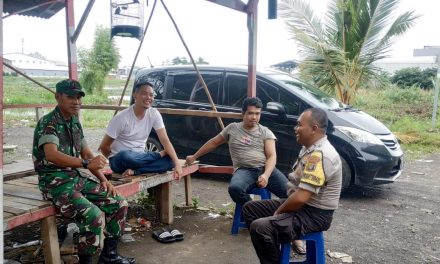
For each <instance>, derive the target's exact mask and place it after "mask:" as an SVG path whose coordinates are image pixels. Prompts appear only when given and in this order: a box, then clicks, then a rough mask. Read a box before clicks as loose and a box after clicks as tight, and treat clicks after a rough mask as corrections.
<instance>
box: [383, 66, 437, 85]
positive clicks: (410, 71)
mask: <svg viewBox="0 0 440 264" xmlns="http://www.w3.org/2000/svg"><path fill="white" fill-rule="evenodd" d="M436 75H437V69H436V68H426V69H424V70H420V68H418V67H413V68H404V69H401V70H398V71H396V72H395V73H394V75H393V76H392V77H391V82H392V83H395V84H397V85H398V86H399V87H401V88H407V87H411V86H418V87H420V88H422V89H431V88H433V83H432V80H433V78H435V76H436Z"/></svg>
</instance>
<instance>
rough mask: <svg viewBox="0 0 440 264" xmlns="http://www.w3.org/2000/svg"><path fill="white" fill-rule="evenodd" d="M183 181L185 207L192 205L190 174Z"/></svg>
mask: <svg viewBox="0 0 440 264" xmlns="http://www.w3.org/2000/svg"><path fill="white" fill-rule="evenodd" d="M184 179H185V202H186V206H190V205H192V186H191V174H188V175H186V177H185V178H184Z"/></svg>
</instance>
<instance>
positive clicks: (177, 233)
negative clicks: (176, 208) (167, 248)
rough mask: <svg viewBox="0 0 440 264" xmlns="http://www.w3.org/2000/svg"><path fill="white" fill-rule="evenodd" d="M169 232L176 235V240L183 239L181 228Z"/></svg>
mask: <svg viewBox="0 0 440 264" xmlns="http://www.w3.org/2000/svg"><path fill="white" fill-rule="evenodd" d="M169 232H170V234H171V235H172V236H173V237H174V240H175V241H182V240H183V234H182V233H181V232H180V231H179V230H177V229H172V230H169Z"/></svg>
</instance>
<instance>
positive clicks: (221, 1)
mask: <svg viewBox="0 0 440 264" xmlns="http://www.w3.org/2000/svg"><path fill="white" fill-rule="evenodd" d="M207 1H209V2H212V3H215V4H218V5H222V6H225V7H228V8H232V9H234V10H237V11H240V12H243V13H247V10H246V9H247V7H246V4H245V3H243V2H242V1H240V0H207Z"/></svg>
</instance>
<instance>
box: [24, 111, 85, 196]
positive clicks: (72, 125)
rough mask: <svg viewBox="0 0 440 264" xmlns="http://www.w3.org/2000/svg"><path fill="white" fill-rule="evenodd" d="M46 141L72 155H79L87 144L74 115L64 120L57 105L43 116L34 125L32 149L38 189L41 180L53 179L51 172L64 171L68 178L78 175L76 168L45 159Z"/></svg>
mask: <svg viewBox="0 0 440 264" xmlns="http://www.w3.org/2000/svg"><path fill="white" fill-rule="evenodd" d="M46 143H53V144H55V145H57V148H58V151H60V152H62V153H64V154H66V155H69V156H72V157H79V156H80V153H81V150H82V149H83V148H84V147H86V146H87V143H86V141H85V139H84V133H83V130H82V127H81V124H80V122H79V120H78V118H77V117H76V116H73V117H72V118H71V119H70V120H65V119H64V118H63V116H62V115H61V112H60V109H59V108H58V107H56V108H55V109H54V110H53V111H52V112H50V113H49V114H47V115H45V116H43V118H41V119H40V121H38V123H37V125H36V127H35V132H34V142H33V149H32V159H33V162H34V168H35V171H36V172H37V173H38V175H39V176H40V177H39V180H40V189H41V187H43V186H42V181H43V182H44V181H46V182H47V181H52V180H53V179H52V177H51V175H53V174H57V175H59V173H60V172H64V173H65V174H67V175H66V176H67V177H69V178H71V177H75V176H76V175H79V173H78V171H77V169H72V168H66V167H59V166H56V165H55V164H53V163H51V162H49V161H47V160H46V156H45V153H44V149H43V146H44V144H46ZM43 189H44V188H43ZM43 189H42V190H43Z"/></svg>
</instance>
